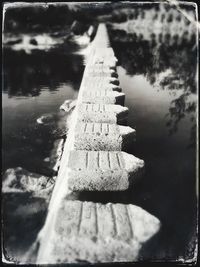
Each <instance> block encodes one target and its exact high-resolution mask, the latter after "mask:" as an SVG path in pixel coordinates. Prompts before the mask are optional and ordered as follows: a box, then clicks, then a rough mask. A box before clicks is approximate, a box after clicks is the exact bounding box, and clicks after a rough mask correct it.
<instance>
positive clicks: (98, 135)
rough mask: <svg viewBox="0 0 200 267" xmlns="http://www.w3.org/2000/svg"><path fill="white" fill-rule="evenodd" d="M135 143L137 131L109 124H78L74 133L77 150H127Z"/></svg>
mask: <svg viewBox="0 0 200 267" xmlns="http://www.w3.org/2000/svg"><path fill="white" fill-rule="evenodd" d="M134 141H135V130H134V129H132V128H131V127H128V126H120V125H117V124H109V123H83V122H82V123H77V125H76V127H75V133H74V148H75V149H76V150H96V151H98V150H104V151H110V150H113V151H117V150H125V151H126V150H127V149H128V148H129V147H130V146H132V145H133V143H134Z"/></svg>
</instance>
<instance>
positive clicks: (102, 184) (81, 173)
mask: <svg viewBox="0 0 200 267" xmlns="http://www.w3.org/2000/svg"><path fill="white" fill-rule="evenodd" d="M67 167H68V169H69V176H68V185H69V188H70V189H71V190H73V191H123V190H126V189H128V188H129V186H130V185H131V184H132V182H134V180H135V179H137V178H138V177H140V176H141V174H142V172H143V169H144V161H143V160H141V159H139V158H136V157H135V156H133V155H131V154H128V153H125V152H119V151H112V152H111V151H85V150H77V151H76V150H73V151H70V155H69V161H68V164H67Z"/></svg>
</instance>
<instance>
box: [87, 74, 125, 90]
mask: <svg viewBox="0 0 200 267" xmlns="http://www.w3.org/2000/svg"><path fill="white" fill-rule="evenodd" d="M105 77H106V76H105ZM105 77H104V78H105ZM92 78H93V79H91V77H90V79H89V80H87V81H86V82H84V83H83V84H82V87H83V90H84V91H87V92H89V91H118V92H121V91H122V89H121V87H120V86H119V83H118V82H114V83H111V82H110V81H109V80H107V81H106V83H104V82H102V80H101V79H99V77H92ZM116 81H117V80H116Z"/></svg>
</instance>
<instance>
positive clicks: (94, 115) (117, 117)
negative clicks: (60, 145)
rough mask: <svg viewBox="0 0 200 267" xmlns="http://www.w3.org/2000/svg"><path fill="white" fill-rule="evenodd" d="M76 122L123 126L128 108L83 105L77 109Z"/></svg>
mask: <svg viewBox="0 0 200 267" xmlns="http://www.w3.org/2000/svg"><path fill="white" fill-rule="evenodd" d="M77 110H78V117H77V121H84V122H105V123H118V124H125V123H126V121H127V117H128V108H127V107H123V106H121V105H105V104H85V103H81V104H79V105H78V107H77Z"/></svg>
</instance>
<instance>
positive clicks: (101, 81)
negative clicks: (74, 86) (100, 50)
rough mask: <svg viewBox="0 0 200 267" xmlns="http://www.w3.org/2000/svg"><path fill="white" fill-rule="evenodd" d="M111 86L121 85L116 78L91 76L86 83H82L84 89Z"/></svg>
mask: <svg viewBox="0 0 200 267" xmlns="http://www.w3.org/2000/svg"><path fill="white" fill-rule="evenodd" d="M110 84H114V85H117V86H118V85H119V80H118V79H117V78H114V77H100V76H99V77H98V76H97V77H91V76H86V77H85V79H84V81H83V82H82V85H83V86H84V87H87V88H88V87H91V88H94V87H97V88H102V87H107V86H108V85H110Z"/></svg>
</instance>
